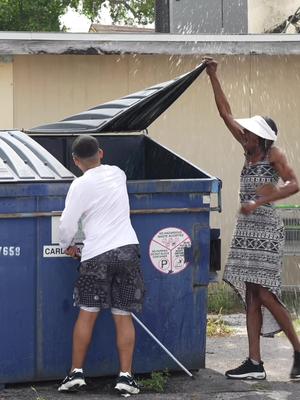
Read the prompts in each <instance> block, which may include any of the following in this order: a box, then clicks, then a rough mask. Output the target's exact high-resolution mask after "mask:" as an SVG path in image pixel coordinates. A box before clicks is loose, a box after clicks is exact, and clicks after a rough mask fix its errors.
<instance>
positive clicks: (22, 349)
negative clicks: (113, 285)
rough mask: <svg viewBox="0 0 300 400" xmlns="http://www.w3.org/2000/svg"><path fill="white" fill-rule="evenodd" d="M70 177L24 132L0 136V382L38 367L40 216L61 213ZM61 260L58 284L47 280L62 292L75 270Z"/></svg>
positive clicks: (20, 378)
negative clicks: (57, 211) (56, 211)
mask: <svg viewBox="0 0 300 400" xmlns="http://www.w3.org/2000/svg"><path fill="white" fill-rule="evenodd" d="M73 178H74V176H73V174H72V173H70V171H68V170H67V169H66V168H65V167H64V166H63V165H61V163H59V162H58V161H57V160H56V159H55V158H54V157H53V156H52V155H51V154H49V153H48V152H47V151H46V150H45V149H44V148H42V147H41V146H40V145H39V144H38V143H36V142H35V141H34V140H33V139H31V138H29V137H28V136H27V135H26V134H25V133H23V132H19V131H10V132H4V131H3V132H0V383H5V382H19V381H26V380H32V379H34V378H35V377H37V376H38V375H37V374H38V370H39V369H40V368H42V366H41V363H42V359H43V354H42V353H43V348H44V341H43V324H42V323H41V321H42V320H43V318H44V316H45V314H44V313H45V312H46V310H45V309H43V307H42V297H43V296H44V293H45V292H44V290H45V288H46V287H47V285H45V286H44V282H43V280H44V270H42V269H41V268H42V267H41V262H40V261H41V254H42V250H43V249H42V248H41V247H40V246H41V243H42V242H43V241H44V239H43V235H45V234H46V232H45V231H44V230H45V225H44V223H45V222H47V221H46V220H45V219H44V218H46V219H49V215H52V211H53V210H61V209H62V207H63V205H64V199H65V196H66V193H67V190H68V187H69V185H70V182H71V181H72V180H73ZM47 216H48V217H47ZM47 229H48V230H49V227H47ZM64 261H65V267H66V268H64V270H63V271H62V275H61V279H60V280H57V279H56V278H54V277H51V275H50V274H48V277H47V278H46V279H48V278H49V279H52V283H51V285H55V286H59V285H60V287H61V288H62V289H63V290H64V283H63V281H62V280H63V279H64V281H66V280H68V279H69V276H68V272H67V271H68V269H69V270H70V269H73V263H72V262H71V260H69V259H65V260H64ZM53 279H54V280H53ZM55 280H56V282H55ZM57 289H58V288H57ZM54 307H55V305H54ZM47 311H48V312H49V311H50V310H49V309H48V310H47ZM61 317H62V316H61V315H60V313H57V318H58V319H61ZM52 329H56V328H54V327H53V328H52Z"/></svg>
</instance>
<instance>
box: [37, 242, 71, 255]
mask: <svg viewBox="0 0 300 400" xmlns="http://www.w3.org/2000/svg"><path fill="white" fill-rule="evenodd" d="M43 257H68V256H67V255H66V254H65V253H64V251H63V249H62V248H61V247H60V246H59V245H58V244H57V245H55V244H54V245H49V246H43Z"/></svg>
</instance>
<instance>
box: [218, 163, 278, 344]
mask: <svg viewBox="0 0 300 400" xmlns="http://www.w3.org/2000/svg"><path fill="white" fill-rule="evenodd" d="M278 180H279V176H278V174H277V172H276V170H275V169H274V168H273V167H272V165H271V164H270V162H269V161H268V160H267V159H264V160H263V161H260V162H257V163H255V164H249V165H247V164H245V165H244V167H243V169H242V172H241V179H240V201H241V203H245V202H247V201H249V200H255V199H257V194H256V189H257V188H259V187H260V186H262V185H265V184H267V183H269V184H273V185H276V184H277V183H278ZM283 246H284V226H283V222H282V220H281V218H280V217H279V215H278V214H277V212H276V209H275V208H274V207H273V205H271V204H267V205H263V206H260V207H258V208H257V209H256V210H255V211H254V212H253V213H252V214H249V215H243V214H239V215H238V217H237V221H236V226H235V229H234V233H233V237H232V241H231V246H230V251H229V255H228V259H227V263H226V266H225V270H224V276H223V280H224V281H225V282H226V283H228V284H230V285H231V286H232V287H233V288H234V289H235V291H236V292H237V293H238V294H239V296H240V297H241V299H242V301H243V303H244V305H245V306H246V301H245V297H246V285H245V282H250V283H255V284H258V285H261V286H263V287H265V288H267V289H269V290H270V291H271V292H272V293H273V294H274V295H275V296H276V297H277V298H278V300H279V301H280V297H281V268H282V253H283ZM280 302H281V301H280ZM262 316H263V323H262V329H261V335H263V336H269V337H272V336H274V334H275V333H278V332H280V330H281V329H280V327H279V325H278V324H277V322H276V320H275V318H274V317H273V315H272V314H271V313H270V312H269V310H268V309H266V308H265V307H262Z"/></svg>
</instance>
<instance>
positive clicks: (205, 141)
mask: <svg viewBox="0 0 300 400" xmlns="http://www.w3.org/2000/svg"><path fill="white" fill-rule="evenodd" d="M200 61H201V57H200V56H199V57H198V58H197V57H192V56H186V57H181V58H180V57H177V56H176V57H169V56H162V55H149V56H135V55H126V56H111V55H108V56H75V55H74V56H67V55H61V56H49V55H36V56H16V57H15V58H14V61H13V64H12V66H13V67H12V66H11V67H9V66H7V65H6V66H4V67H3V65H0V68H3V70H5V71H6V72H5V74H3V75H2V72H1V77H0V80H1V82H2V81H4V83H5V87H6V88H7V89H6V90H5V91H4V93H3V92H2V91H1V93H0V104H2V105H4V106H5V104H6V97H9V96H11V92H10V91H9V89H8V88H10V87H11V86H10V85H11V81H12V73H13V105H14V107H13V114H12V112H11V109H10V110H9V112H8V113H7V115H8V120H7V119H6V116H5V113H3V112H2V115H3V119H2V118H1V120H0V124H1V128H7V127H10V126H9V124H10V119H11V118H12V115H13V126H14V127H15V128H22V127H24V128H29V127H33V126H36V125H39V124H43V123H47V122H54V121H57V120H59V119H61V118H63V117H66V116H68V115H72V114H74V113H77V112H80V111H83V110H85V109H87V108H89V107H93V106H95V105H97V104H99V103H102V102H105V101H109V100H113V99H116V98H119V97H121V96H124V95H126V94H129V93H132V92H135V91H138V90H140V89H143V88H146V87H148V86H151V85H153V84H156V83H159V82H163V81H167V80H169V79H171V78H174V77H176V76H178V75H180V74H182V73H184V72H187V71H188V70H190V69H192V68H194V67H195V66H196V65H197V63H199V62H200ZM218 61H219V63H220V65H219V76H220V78H221V81H222V83H223V85H224V90H225V92H226V94H227V96H228V98H229V101H230V103H231V106H232V110H233V113H234V115H235V116H237V117H242V116H250V115H255V114H262V115H270V116H271V117H273V118H274V119H275V120H276V122H277V124H278V126H279V130H280V135H279V140H278V144H279V145H280V146H281V147H282V148H283V149H284V150H285V151H286V153H287V156H288V159H289V160H290V162H291V165H292V166H293V167H294V168H295V170H296V172H297V175H298V176H299V177H300V162H299V161H300V151H299V143H300V141H299V126H300V113H299V89H300V81H299V80H300V75H299V71H300V56H288V57H285V56H284V57H283V56H256V55H252V56H226V57H225V56H224V57H219V58H218ZM7 69H8V70H7ZM0 71H2V69H0ZM10 108H11V107H10ZM1 111H2V110H1ZM149 133H150V135H151V136H152V137H153V138H155V139H157V140H158V141H159V142H160V143H162V144H164V145H166V146H167V147H169V148H171V149H172V150H174V151H175V152H176V153H178V154H180V155H182V156H183V157H184V158H186V159H188V160H190V161H191V162H192V163H194V164H196V165H198V166H200V167H201V168H202V169H204V170H206V171H208V172H209V173H211V174H212V175H215V176H218V177H219V178H221V179H222V180H223V212H222V214H217V213H215V214H214V215H213V216H212V223H213V224H214V225H220V227H221V229H222V241H223V244H222V246H223V263H224V261H225V259H226V255H227V249H228V245H229V241H230V238H231V234H232V230H233V225H234V219H235V216H236V213H237V210H238V185H239V173H240V169H241V167H242V164H243V151H242V149H241V147H240V145H239V144H238V143H237V142H235V140H234V139H233V138H232V137H231V134H230V133H229V132H228V131H227V129H226V128H225V126H224V124H223V122H222V121H221V119H220V117H219V116H218V112H217V110H216V106H215V104H214V98H213V95H212V90H211V87H210V84H209V80H208V78H207V76H206V74H205V72H204V73H202V75H201V76H200V77H199V78H198V80H197V81H196V82H194V83H193V85H192V86H191V87H190V88H189V89H188V90H187V91H186V92H185V93H184V94H183V95H182V96H181V97H180V98H179V99H178V100H177V101H176V102H175V103H174V104H173V105H172V106H171V108H170V109H169V110H167V111H166V112H165V113H164V114H163V115H161V116H160V118H159V119H158V120H157V121H156V122H155V123H153V124H152V126H151V127H150V129H149ZM287 202H288V203H298V204H300V196H298V195H296V196H293V197H291V198H290V199H288V200H287ZM296 269H298V267H297V268H295V270H296ZM298 275H299V274H298ZM289 276H290V277H291V276H292V277H293V274H292V275H290V274H289ZM291 279H292V280H293V278H291ZM299 283H300V277H299Z"/></svg>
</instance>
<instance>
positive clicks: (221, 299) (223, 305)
mask: <svg viewBox="0 0 300 400" xmlns="http://www.w3.org/2000/svg"><path fill="white" fill-rule="evenodd" d="M220 310H222V314H233V313H237V312H243V311H244V306H243V304H242V301H241V299H240V298H239V296H238V295H237V294H236V292H235V291H234V290H233V289H232V288H231V287H230V286H229V285H227V284H226V283H223V282H222V283H215V284H211V285H209V286H208V313H209V314H219V312H220Z"/></svg>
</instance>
